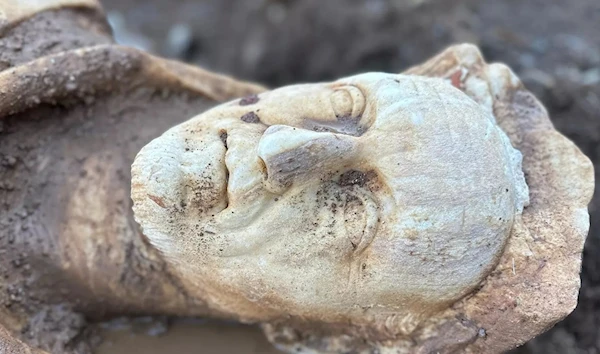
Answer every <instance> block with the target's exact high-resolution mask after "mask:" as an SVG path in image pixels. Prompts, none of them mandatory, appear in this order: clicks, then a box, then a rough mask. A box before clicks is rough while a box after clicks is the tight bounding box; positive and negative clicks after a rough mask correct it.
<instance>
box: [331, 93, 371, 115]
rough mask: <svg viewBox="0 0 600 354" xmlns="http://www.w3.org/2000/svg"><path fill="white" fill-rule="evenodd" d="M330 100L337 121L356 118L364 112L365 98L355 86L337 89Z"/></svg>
mask: <svg viewBox="0 0 600 354" xmlns="http://www.w3.org/2000/svg"><path fill="white" fill-rule="evenodd" d="M330 100H331V107H332V108H333V112H334V113H335V116H336V118H337V119H348V118H358V117H360V116H361V115H362V113H363V111H364V110H365V105H366V101H365V96H364V95H363V93H362V91H361V90H360V89H359V88H358V87H355V86H343V87H340V88H337V89H336V90H335V91H334V92H333V94H332V95H331V98H330Z"/></svg>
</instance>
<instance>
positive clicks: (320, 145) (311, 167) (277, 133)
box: [258, 125, 358, 194]
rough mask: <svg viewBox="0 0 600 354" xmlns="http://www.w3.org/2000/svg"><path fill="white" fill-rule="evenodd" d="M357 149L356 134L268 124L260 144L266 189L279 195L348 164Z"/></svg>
mask: <svg viewBox="0 0 600 354" xmlns="http://www.w3.org/2000/svg"><path fill="white" fill-rule="evenodd" d="M357 152H358V140H357V138H355V137H352V136H348V135H344V134H336V133H330V132H315V131H310V130H306V129H301V128H294V127H290V126H285V125H273V126H271V127H269V128H268V129H267V130H266V131H265V133H264V134H263V136H262V138H261V139H260V142H259V145H258V155H259V157H260V158H261V159H262V160H263V161H264V163H265V166H266V168H267V179H266V182H265V183H266V188H267V189H268V190H269V191H270V192H272V193H277V194H281V193H283V192H284V191H286V190H287V189H288V188H290V187H291V186H292V185H298V184H304V183H306V182H309V181H312V180H314V179H318V178H320V177H322V176H324V175H327V174H329V173H331V172H335V171H337V170H339V169H340V168H344V167H346V166H347V165H348V164H349V163H351V162H352V161H353V160H354V159H356V158H357V155H358V154H357Z"/></svg>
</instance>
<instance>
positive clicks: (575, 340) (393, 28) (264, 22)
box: [103, 0, 600, 353]
mask: <svg viewBox="0 0 600 354" xmlns="http://www.w3.org/2000/svg"><path fill="white" fill-rule="evenodd" d="M103 3H104V4H105V5H106V8H107V9H108V10H109V11H113V12H110V14H111V15H112V16H113V17H114V16H115V15H119V14H120V15H123V17H124V18H125V20H126V21H125V25H124V26H122V27H121V28H116V30H117V37H118V38H119V34H120V33H121V32H123V31H125V32H129V33H130V34H131V33H133V34H135V35H140V36H143V37H144V38H146V39H147V40H149V42H150V43H152V47H153V48H154V49H155V50H156V51H157V52H159V53H161V54H164V55H171V56H176V57H178V58H180V59H183V60H187V61H190V62H193V63H197V64H200V65H203V66H204V67H206V68H208V69H213V70H218V71H222V72H226V73H231V74H233V75H236V76H238V77H241V78H247V79H252V80H256V81H260V82H264V83H267V84H269V85H271V86H277V85H281V84H286V83H290V82H302V81H319V80H327V79H331V78H335V77H339V76H343V75H348V74H352V73H357V72H363V71H368V70H382V71H390V72H399V71H401V70H403V69H405V68H407V67H408V66H411V65H414V64H417V63H418V62H420V61H422V60H424V59H426V58H427V57H430V56H431V55H433V54H435V53H436V52H438V51H440V50H441V49H443V48H444V47H446V46H448V45H449V44H451V43H453V42H462V41H469V42H474V43H476V44H478V45H479V46H480V47H481V48H482V49H483V51H484V54H485V55H486V57H487V59H488V60H489V61H502V62H506V63H507V64H509V65H510V66H511V67H512V68H513V69H514V70H515V71H516V72H517V74H518V75H520V76H521V78H522V79H523V81H524V82H525V84H526V85H527V87H528V88H529V89H530V90H532V91H533V92H534V93H535V94H536V95H537V96H538V97H539V98H540V99H541V100H542V101H543V102H544V104H545V105H546V107H547V108H548V110H549V112H550V116H551V118H552V119H553V122H554V123H555V125H556V126H557V128H558V129H559V130H560V131H561V132H563V133H564V134H565V135H567V136H568V137H569V138H571V139H572V140H573V141H575V143H576V144H577V145H578V146H579V147H580V148H581V149H582V150H583V151H584V152H585V153H586V154H587V155H588V156H589V157H590V158H591V159H592V160H593V161H594V163H597V165H596V170H597V171H598V170H600V150H599V149H598V146H599V145H598V143H599V142H600V119H598V118H599V117H598V115H599V114H600V36H598V33H600V2H598V1H597V0H579V1H572V2H564V1H560V0H524V1H516V0H497V1H496V0H485V1H480V2H475V1H462V2H460V1H438V3H437V4H426V5H424V6H421V7H419V8H418V9H416V10H414V11H412V12H410V14H408V13H407V12H406V11H407V10H406V8H405V7H402V6H398V4H401V3H403V2H402V1H393V0H389V1H386V0H352V1H345V0H328V1H321V0H303V1H299V0H286V1H283V0H280V1H275V0H271V1H263V0H204V1H198V0H177V1H165V0H126V1H123V0H103ZM434 3H435V1H434ZM116 11H118V12H116ZM181 28H184V29H185V31H178V29H181ZM182 33H183V34H182ZM177 34H179V37H178V36H177ZM120 38H121V39H122V40H125V41H127V40H128V39H130V38H134V36H129V37H128V36H121V37H120ZM134 44H135V43H134ZM174 46H175V47H176V48H175V50H174V49H173V48H174ZM177 46H178V47H177ZM599 203H600V198H599V197H598V196H597V195H596V196H595V197H594V199H593V201H592V203H591V205H590V212H591V231H590V235H589V237H588V239H587V243H586V249H585V255H584V261H583V274H582V290H581V294H580V301H579V306H578V307H577V309H576V310H575V311H574V313H573V314H572V315H570V316H569V317H568V318H567V319H566V320H565V321H563V322H561V323H559V324H558V325H557V326H556V327H555V328H554V329H552V330H550V331H549V332H547V333H546V334H544V335H542V336H540V337H539V338H537V339H535V340H533V341H531V342H530V343H528V344H527V345H525V346H524V347H522V348H520V349H518V350H517V351H516V352H518V353H600V337H599V336H598V333H599V331H600V257H599V256H598V255H599V253H600V209H599V208H598V206H599Z"/></svg>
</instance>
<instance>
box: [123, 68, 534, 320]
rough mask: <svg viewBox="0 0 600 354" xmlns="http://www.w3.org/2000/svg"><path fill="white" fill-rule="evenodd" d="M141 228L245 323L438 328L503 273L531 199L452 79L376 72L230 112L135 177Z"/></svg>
mask: <svg viewBox="0 0 600 354" xmlns="http://www.w3.org/2000/svg"><path fill="white" fill-rule="evenodd" d="M132 198H133V201H134V212H135V216H136V220H137V221H138V222H139V223H140V225H141V227H142V229H143V232H144V234H145V235H146V236H147V237H148V239H149V240H150V241H151V243H152V244H153V245H154V246H156V247H157V248H158V249H159V250H160V251H162V253H163V254H164V256H165V257H166V258H167V259H168V261H169V262H170V263H171V264H172V265H173V267H174V268H175V269H176V270H177V271H178V272H179V273H180V274H181V276H182V278H184V279H185V280H186V282H188V283H190V284H193V285H194V287H195V289H198V291H199V292H203V293H204V294H205V298H206V299H207V301H208V303H209V305H210V306H212V307H214V308H216V309H218V310H221V311H228V312H233V313H236V314H238V315H239V316H240V317H242V318H247V319H258V320H264V319H266V318H275V317H277V316H288V315H290V316H299V317H303V318H311V319H320V320H324V321H336V320H340V321H343V320H347V319H359V318H362V317H364V316H371V317H373V316H374V317H377V316H390V315H396V316H400V317H402V318H412V319H417V320H418V319H422V318H424V317H426V316H429V315H431V314H432V313H434V312H436V311H439V310H442V309H444V308H445V307H447V306H448V305H449V304H451V303H452V302H454V301H456V300H458V299H459V298H461V297H463V296H464V295H466V294H468V293H469V292H471V291H473V289H474V288H476V287H477V285H478V284H479V283H480V282H481V281H482V280H483V279H484V278H485V277H486V276H487V275H488V274H489V272H490V271H491V269H493V267H494V266H495V265H496V263H497V261H498V258H499V256H500V255H501V253H502V251H503V247H504V245H505V242H506V240H507V238H508V237H509V235H510V232H511V228H512V225H513V222H514V220H515V218H517V217H519V215H520V213H521V212H522V210H523V207H524V205H526V204H527V203H528V188H527V185H526V183H525V180H524V177H523V172H522V170H521V154H520V153H519V152H518V151H517V150H515V149H514V148H513V147H512V146H511V144H510V142H509V140H508V138H507V136H506V135H505V133H504V132H503V131H502V130H501V129H500V128H499V127H498V126H497V125H496V123H495V119H494V117H493V115H492V114H491V113H490V112H489V111H487V110H485V109H484V108H482V107H481V106H480V105H479V104H477V103H476V102H475V101H474V100H472V99H471V98H469V97H468V96H467V95H465V94H464V93H463V92H461V91H460V90H458V89H456V88H455V87H453V86H452V85H451V84H450V83H449V82H446V81H444V80H442V79H432V78H424V77H419V76H407V75H396V74H383V73H368V74H363V75H357V76H352V77H348V78H344V79H341V80H338V81H335V82H332V83H321V84H304V85H294V86H288V87H283V88H280V89H276V90H273V91H270V92H265V93H263V94H260V95H258V96H250V97H246V98H243V99H241V100H236V101H233V102H229V103H227V104H223V105H220V106H217V107H215V108H213V109H211V110H209V111H206V112H204V113H202V114H200V115H198V116H196V117H194V118H192V119H190V120H189V121H187V122H185V123H182V124H180V125H178V126H175V127H173V128H172V129H170V130H168V131H167V132H165V133H164V134H163V135H162V136H161V137H159V138H157V139H155V140H153V141H152V142H150V143H149V144H148V145H147V146H145V147H144V148H143V149H142V150H141V151H140V153H139V154H138V156H137V158H136V159H135V162H134V164H133V169H132Z"/></svg>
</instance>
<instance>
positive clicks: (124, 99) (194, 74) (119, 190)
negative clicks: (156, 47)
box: [0, 2, 262, 353]
mask: <svg viewBox="0 0 600 354" xmlns="http://www.w3.org/2000/svg"><path fill="white" fill-rule="evenodd" d="M19 4H26V3H22V2H20V3H19ZM45 4H46V5H48V6H50V7H51V8H58V7H60V6H62V5H60V4H58V2H56V3H54V5H53V4H52V3H51V2H45ZM91 4H92V5H93V6H91V7H89V8H87V9H86V10H85V11H83V10H81V9H80V7H79V6H77V7H76V9H77V10H76V11H75V10H73V8H71V7H70V8H65V9H56V10H53V12H44V13H41V14H37V13H33V12H31V13H28V16H22V17H18V21H15V22H11V23H9V24H8V25H6V27H5V28H8V30H7V32H4V33H3V36H2V41H4V42H3V43H13V42H14V41H15V40H16V41H23V43H24V44H26V45H27V46H28V47H27V48H26V49H24V50H23V51H28V53H29V54H27V55H26V56H24V55H23V52H22V51H5V52H3V53H2V55H3V60H6V62H8V63H10V65H8V66H7V67H5V68H6V69H5V70H3V71H0V87H1V88H0V127H1V129H0V162H1V163H0V327H2V326H4V327H3V329H2V333H0V337H2V338H6V340H5V341H3V342H2V345H4V346H5V347H3V349H4V348H19V347H20V346H22V344H21V342H19V341H18V340H16V339H11V337H10V336H12V335H14V334H15V333H18V334H19V335H20V336H21V337H22V339H23V340H25V341H27V342H29V343H30V344H35V345H36V346H39V347H40V348H42V349H44V350H48V351H50V352H53V353H56V352H58V353H60V352H64V353H89V350H90V346H91V345H88V344H93V340H94V338H95V337H94V336H91V337H90V336H88V335H87V334H86V333H88V332H87V325H88V322H87V321H88V320H98V319H103V318H107V317H111V316H114V315H125V314H132V315H135V314H140V313H144V314H149V315H152V314H156V313H165V314H167V313H170V314H171V315H177V314H180V315H182V314H186V313H189V312H190V311H191V312H192V313H196V314H202V313H206V309H205V308H204V306H203V303H202V302H201V301H197V300H196V299H192V298H190V297H188V295H187V294H186V293H185V291H183V290H182V289H181V286H180V284H179V281H178V280H177V279H176V278H174V277H173V275H172V274H171V271H170V267H169V266H168V265H167V264H166V263H165V262H164V261H163V260H162V258H161V257H160V255H159V254H158V252H156V251H155V250H154V249H153V248H152V247H150V246H149V244H148V243H147V241H146V239H145V238H144V236H143V235H142V234H141V233H140V232H139V230H138V227H137V225H136V224H135V222H133V219H132V215H131V211H130V202H129V184H130V178H129V170H130V165H131V162H132V161H133V157H134V156H135V153H136V152H137V151H138V150H139V149H140V148H141V147H142V146H143V145H144V144H145V143H147V142H148V141H149V140H150V139H151V138H153V137H155V136H156V135H158V134H159V133H160V132H162V131H164V130H165V129H167V127H169V126H171V125H173V124H176V123H178V122H181V121H183V120H185V119H186V118H188V117H190V116H192V115H194V114H195V113H196V112H198V111H202V110H205V109H207V108H209V107H211V106H212V105H213V104H214V102H218V101H222V100H227V99H233V98H236V97H242V96H246V95H250V94H254V93H257V92H259V91H261V90H262V89H261V88H260V87H259V86H256V85H251V84H245V83H241V82H237V81H234V80H232V79H229V78H227V77H224V76H221V75H217V74H213V73H210V72H206V71H203V70H201V69H199V68H195V67H191V66H187V65H184V64H180V63H176V62H171V61H167V60H163V59H159V58H156V57H152V56H150V55H148V54H146V53H144V52H140V51H138V50H135V49H131V48H124V47H120V46H115V45H111V44H106V43H110V42H111V40H110V38H109V37H108V35H107V33H106V32H102V31H100V32H97V30H98V29H103V28H104V29H105V28H106V27H105V22H104V19H103V17H102V16H101V13H99V12H97V11H98V10H97V9H98V6H97V3H95V2H93V3H91ZM5 5H6V2H4V3H0V9H2V10H5V9H6V8H7V7H6V6H5ZM10 5H11V6H13V5H15V2H10ZM59 5H60V6H59ZM3 13H5V12H3ZM6 13H9V12H6ZM9 14H10V13H9ZM73 19H74V21H71V20H73ZM55 20H56V21H59V22H60V21H63V22H60V23H63V24H68V23H71V24H73V25H74V26H76V27H75V28H77V31H78V33H79V36H80V38H81V41H77V40H69V38H74V37H72V36H73V35H74V34H73V33H70V32H69V33H66V32H65V33H63V32H60V31H59V32H55V31H51V30H48V29H49V28H52V26H53V25H54V23H49V22H48V21H55ZM39 24H43V26H41V25H39ZM80 25H81V26H80ZM77 26H80V27H77ZM57 30H58V29H57ZM86 31H87V32H86ZM44 36H47V37H46V38H49V39H51V40H56V39H57V37H58V39H60V40H61V46H62V47H60V49H57V48H54V49H56V50H54V49H50V50H47V49H45V48H44V43H46V42H47V41H44V40H43V38H44ZM70 36H71V37H70ZM29 39H35V41H30V40H29ZM63 39H64V41H62V40H63ZM80 46H85V47H84V48H79V47H80ZM37 55H44V56H43V57H41V58H36V56H37ZM13 65H14V66H13ZM122 300H125V302H121V301H122ZM66 323H69V326H68V327H64V326H63V325H65V324H66ZM4 342H5V343H4ZM10 350H13V349H10ZM15 350H16V349H15ZM23 350H24V351H23V352H27V351H26V349H25V348H23ZM0 352H2V353H4V351H2V350H0ZM9 352H10V353H12V351H9ZM31 352H35V351H33V350H32V351H31Z"/></svg>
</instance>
